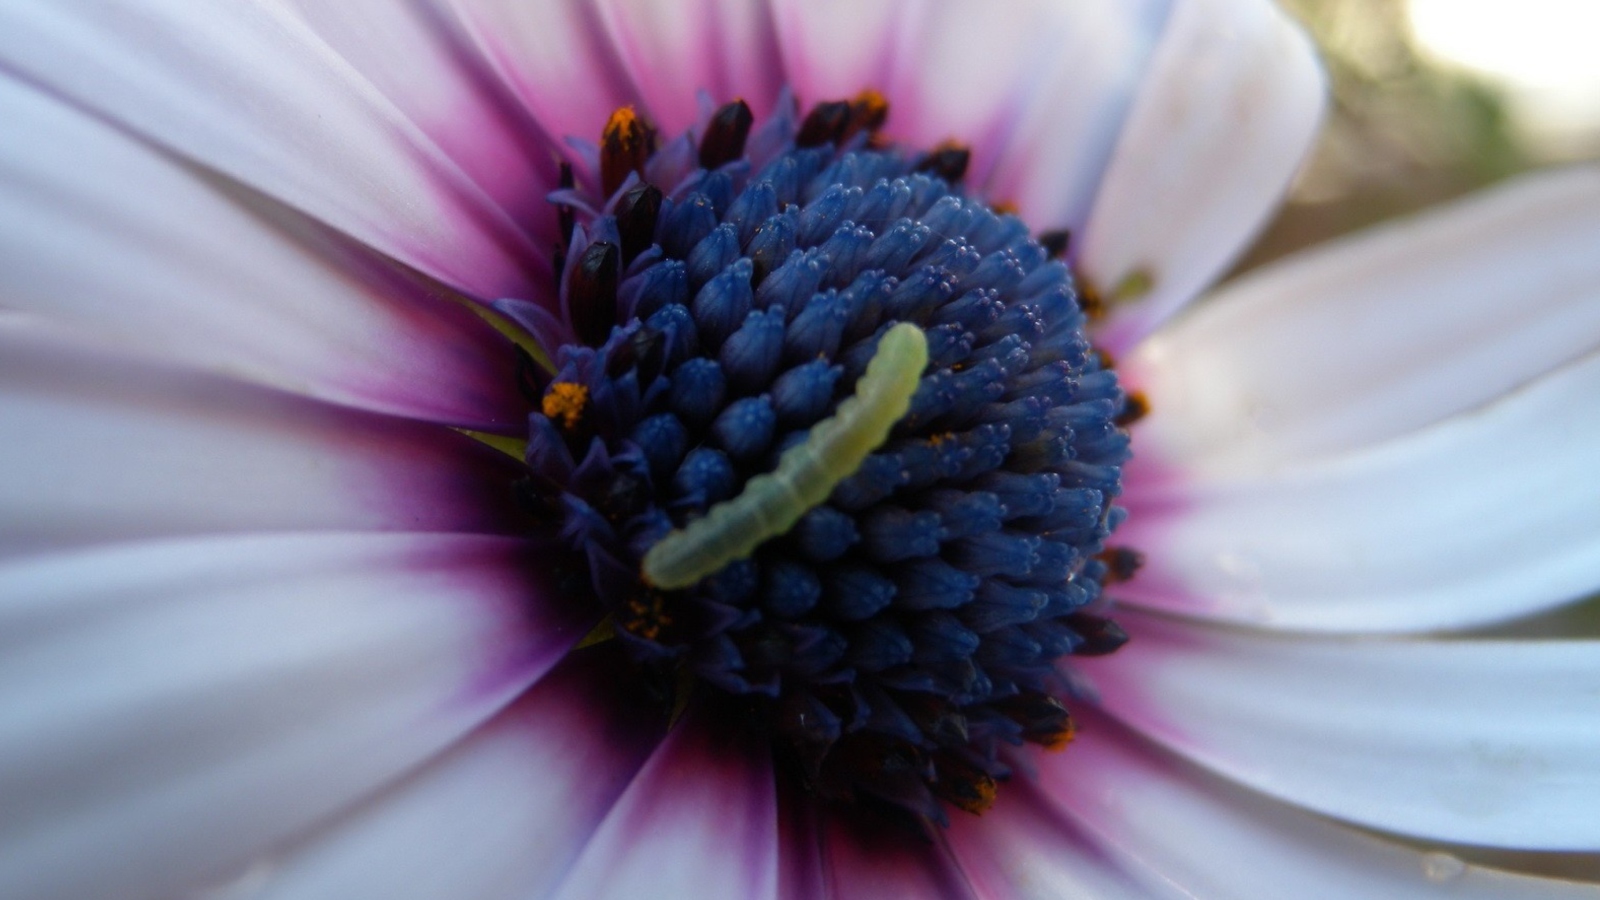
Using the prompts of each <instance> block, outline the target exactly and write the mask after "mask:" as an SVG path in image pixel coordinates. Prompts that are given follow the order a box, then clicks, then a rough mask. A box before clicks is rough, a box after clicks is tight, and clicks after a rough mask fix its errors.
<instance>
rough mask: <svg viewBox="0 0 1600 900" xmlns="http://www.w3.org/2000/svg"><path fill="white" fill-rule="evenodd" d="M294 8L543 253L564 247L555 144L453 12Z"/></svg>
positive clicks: (359, 3)
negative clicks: (552, 196) (554, 204)
mask: <svg viewBox="0 0 1600 900" xmlns="http://www.w3.org/2000/svg"><path fill="white" fill-rule="evenodd" d="M293 4H294V8H295V10H296V11H297V13H298V14H299V15H300V16H301V17H302V18H303V19H305V20H306V22H307V23H308V24H310V26H311V28H312V29H313V30H314V31H316V33H317V36H318V37H320V38H322V39H323V40H324V41H326V42H327V43H328V46H329V47H331V48H333V50H334V52H336V53H338V54H339V55H340V56H342V57H344V59H345V60H346V61H347V62H349V63H350V65H351V66H353V67H354V68H355V70H356V71H357V72H358V73H360V75H361V76H362V77H364V78H366V79H367V80H368V81H370V82H371V83H372V85H373V86H374V87H376V88H377V89H378V90H379V91H381V92H382V93H383V95H384V97H386V98H388V99H389V101H390V102H392V103H393V104H394V105H395V106H397V107H399V109H400V110H401V112H403V113H404V114H405V116H406V118H408V119H410V120H411V121H412V122H414V123H416V125H417V127H418V128H420V129H422V131H423V132H424V133H426V134H427V135H428V137H429V138H430V139H432V140H433V141H434V143H436V144H438V145H439V148H440V149H441V150H443V151H444V152H445V154H446V155H448V156H449V157H450V159H452V160H453V161H454V162H455V163H456V165H458V166H460V167H461V169H462V171H464V172H466V173H467V174H468V175H469V176H471V178H472V180H473V181H474V182H476V183H477V184H478V186H479V187H481V188H483V190H484V192H485V193H487V194H488V195H489V196H490V197H491V198H493V199H494V200H495V202H496V203H497V204H498V205H499V206H500V207H501V208H502V209H504V210H505V211H506V212H507V213H509V214H510V215H511V217H512V218H513V219H514V220H515V221H517V222H518V223H520V224H522V225H523V226H524V227H525V228H528V229H529V230H530V231H531V232H533V233H534V235H535V237H536V239H537V240H538V242H539V244H540V246H551V245H553V244H554V243H555V242H556V241H557V240H558V236H557V233H556V217H555V214H554V212H553V210H552V208H551V206H550V204H549V203H548V202H547V201H546V200H545V195H546V194H548V193H549V192H550V191H551V190H552V189H554V188H555V187H556V182H557V174H556V166H555V158H554V155H553V154H552V152H551V143H552V142H551V140H550V138H549V137H548V136H547V135H545V134H544V133H543V131H542V130H541V129H540V128H539V127H538V125H537V123H535V122H534V121H533V119H532V118H531V117H530V116H529V115H528V112H527V110H526V109H525V108H524V107H522V106H521V105H520V103H518V102H517V100H516V98H515V96H514V95H513V94H512V93H511V91H509V90H508V89H507V87H506V85H505V84H504V83H503V82H502V81H501V80H500V79H499V77H498V76H497V75H496V74H495V72H494V70H493V67H491V66H490V65H489V64H488V62H487V61H486V60H484V59H483V57H482V56H481V55H479V53H478V52H477V49H476V48H475V47H474V46H472V43H471V40H470V38H468V37H467V36H466V35H465V34H464V33H462V32H461V31H460V30H459V28H458V27H456V26H455V25H454V23H452V22H451V21H450V20H449V19H448V17H447V16H446V15H444V14H442V13H441V12H439V11H438V10H437V9H434V8H432V7H430V6H428V5H427V4H425V3H418V2H402V3H395V2H390V0H345V2H341V3H323V2H316V0H293Z"/></svg>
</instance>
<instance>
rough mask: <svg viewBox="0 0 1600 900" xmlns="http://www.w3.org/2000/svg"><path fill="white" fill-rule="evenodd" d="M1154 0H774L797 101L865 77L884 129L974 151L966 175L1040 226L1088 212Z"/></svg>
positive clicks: (1154, 11)
mask: <svg viewBox="0 0 1600 900" xmlns="http://www.w3.org/2000/svg"><path fill="white" fill-rule="evenodd" d="M1163 16H1164V7H1163V6H1162V4H1160V3H1157V2H1144V0H1140V2H1109V0H1108V2H1099V0H1094V2H1087V3H1076V4H1070V5H1069V4H1062V3H1053V2H1042V0H1041V2H1024V3H1014V4H1010V5H1008V6H1007V7H1006V11H1005V14H1004V15H996V14H995V10H994V8H993V7H992V6H990V5H985V4H982V3H938V4H928V5H921V4H916V3H909V2H903V0H867V2H860V0H833V2H825V3H818V2H814V0H804V2H802V0H792V2H790V0H778V2H776V3H775V4H774V17H775V21H776V23H777V26H778V33H779V41H780V43H781V45H782V47H783V53H784V63H785V67H786V68H787V69H788V72H789V81H790V83H791V84H792V85H794V87H795V89H796V91H797V92H798V93H799V95H800V98H801V100H802V102H803V103H807V104H809V103H814V102H817V101H821V100H831V99H838V98H842V97H850V96H853V95H855V94H856V93H857V92H859V91H861V90H863V89H865V88H874V89H877V90H879V91H882V92H883V93H884V94H885V96H886V97H887V98H888V99H889V104H890V112H889V124H888V127H887V133H888V134H889V135H891V136H893V137H895V138H897V139H900V140H903V141H905V142H906V143H907V144H908V145H910V146H913V147H927V148H931V147H932V146H933V145H935V144H937V143H939V142H941V141H946V140H953V141H956V142H958V143H961V144H964V145H967V146H969V147H970V148H971V150H972V160H971V164H970V166H969V168H968V181H969V182H970V183H972V184H975V185H979V186H982V187H983V189H984V192H985V193H986V194H988V195H989V197H990V198H991V199H993V200H1003V201H1007V202H1012V203H1015V204H1017V208H1018V210H1019V211H1020V212H1021V214H1022V215H1023V217H1024V218H1025V219H1027V220H1028V221H1029V223H1030V224H1032V225H1034V226H1035V227H1037V228H1059V227H1063V226H1072V227H1077V226H1079V225H1081V224H1082V218H1083V216H1084V214H1085V210H1086V207H1087V205H1088V202H1089V197H1090V194H1091V193H1092V188H1093V185H1094V184H1095V182H1096V181H1097V180H1098V178H1099V176H1100V174H1101V172H1102V171H1103V169H1104V167H1105V165H1106V162H1107V159H1108V157H1109V156H1110V151H1111V146H1112V144H1113V142H1114V141H1115V139H1116V135H1117V129H1118V127H1119V126H1120V125H1121V123H1122V120H1123V117H1124V116H1125V115H1126V114H1127V112H1128V107H1129V104H1130V102H1131V99H1132V97H1133V95H1134V92H1135V90H1136V89H1137V87H1138V83H1139V79H1140V77H1141V76H1142V75H1143V72H1144V68H1145V64H1146V61H1147V59H1148V57H1149V55H1150V53H1151V50H1152V48H1153V47H1154V45H1155V41H1156V36H1157V35H1158V34H1159V33H1160V30H1161V26H1162V21H1163Z"/></svg>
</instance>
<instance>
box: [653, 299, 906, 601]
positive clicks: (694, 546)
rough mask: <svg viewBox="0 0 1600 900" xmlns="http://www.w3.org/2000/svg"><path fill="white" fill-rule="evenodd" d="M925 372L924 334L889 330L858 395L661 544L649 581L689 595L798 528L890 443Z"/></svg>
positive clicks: (903, 326) (900, 326) (903, 327)
mask: <svg viewBox="0 0 1600 900" xmlns="http://www.w3.org/2000/svg"><path fill="white" fill-rule="evenodd" d="M927 365H928V339H927V338H926V337H925V336H924V335H923V333H922V329H920V328H918V327H917V326H915V325H912V324H911V323H909V322H901V323H900V324H898V325H896V326H894V327H893V328H890V329H889V330H888V331H887V332H885V333H884V335H883V337H882V338H881V339H879V341H878V349H877V352H875V353H874V354H873V355H872V361H871V362H869V363H868V364H867V371H866V374H864V375H862V376H861V378H860V380H859V381H857V382H856V392H855V394H854V395H853V396H850V397H847V398H845V400H844V402H843V403H840V404H839V408H838V409H837V410H835V411H834V414H833V415H832V416H831V417H829V418H827V419H824V420H822V421H821V422H818V423H817V424H816V425H815V426H813V427H812V429H811V433H810V435H808V436H807V437H806V440H805V442H804V443H801V444H798V445H796V446H794V447H791V448H789V449H788V450H786V451H784V454H783V456H782V457H781V458H779V460H778V467H777V468H776V469H774V470H773V471H771V472H769V473H767V474H764V475H757V476H756V477H754V478H752V479H750V481H749V482H747V483H746V484H745V486H744V490H743V491H742V492H740V494H739V496H737V497H734V498H732V499H730V500H725V501H723V502H721V503H718V504H717V505H716V506H713V507H712V508H711V510H710V512H708V513H706V515H705V516H704V517H702V518H700V519H696V520H695V521H693V522H690V523H689V524H688V526H687V527H684V528H680V529H678V530H676V531H673V532H672V533H670V534H668V535H667V536H666V537H664V538H662V539H661V540H660V541H658V542H656V545H655V546H653V547H651V548H650V552H648V553H646V554H645V556H644V564H643V571H644V578H645V581H646V582H648V583H649V584H651V585H654V586H655V587H658V588H663V589H666V590H674V589H677V588H685V587H688V586H689V585H691V584H694V583H695V582H696V581H699V580H700V579H702V578H704V577H706V576H707V575H710V574H712V573H714V572H716V571H717V570H719V569H721V568H722V567H723V566H725V565H727V564H728V563H730V562H733V561H734V560H736V559H742V558H744V557H746V556H749V555H750V554H751V553H752V552H754V551H755V549H756V548H757V547H759V546H760V545H761V544H762V543H763V542H765V541H768V540H770V539H772V538H775V537H777V536H779V535H781V534H783V533H784V532H786V531H788V530H789V529H790V528H793V527H794V523H796V522H798V521H799V520H800V517H801V516H803V515H805V514H806V511H807V510H810V509H811V508H812V507H814V506H817V505H818V504H820V503H822V502H823V501H824V500H826V499H828V495H829V494H831V493H832V492H833V488H834V486H835V485H837V484H838V483H839V482H840V481H843V480H844V479H845V478H847V477H849V476H850V474H851V473H852V472H854V471H855V470H856V469H858V468H859V467H860V466H861V462H862V460H864V459H866V458H867V454H869V453H871V452H872V451H874V450H876V449H877V448H878V447H880V446H882V445H883V442H884V441H885V440H887V439H888V437H889V429H890V428H892V427H894V423H895V422H897V421H899V420H900V419H901V417H903V416H904V415H905V414H906V411H907V410H909V409H910V408H911V395H912V394H914V393H916V390H917V384H918V383H919V382H920V381H921V380H922V370H923V369H925V368H927Z"/></svg>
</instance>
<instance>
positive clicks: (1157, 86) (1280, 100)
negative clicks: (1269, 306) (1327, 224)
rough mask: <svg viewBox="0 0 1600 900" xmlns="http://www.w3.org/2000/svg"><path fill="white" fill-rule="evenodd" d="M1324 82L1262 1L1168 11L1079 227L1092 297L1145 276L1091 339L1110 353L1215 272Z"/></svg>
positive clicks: (1303, 128) (1276, 174)
mask: <svg viewBox="0 0 1600 900" xmlns="http://www.w3.org/2000/svg"><path fill="white" fill-rule="evenodd" d="M1322 106H1323V79H1322V74H1321V70H1320V69H1319V68H1318V67H1317V62H1316V58H1315V56H1314V55H1313V52H1312V48H1311V43H1310V41H1308V40H1307V39H1306V36H1305V35H1304V34H1303V33H1302V32H1301V31H1300V29H1299V28H1298V27H1297V26H1296V25H1295V24H1294V23H1293V22H1292V21H1291V20H1290V19H1289V18H1288V17H1287V15H1286V14H1284V13H1283V12H1282V11H1281V10H1280V9H1279V8H1278V7H1277V5H1276V4H1274V3H1272V2H1271V0H1195V2H1190V3H1179V4H1175V5H1174V7H1173V10H1172V15H1171V19H1170V20H1169V21H1168V23H1167V28H1166V32H1165V33H1164V34H1163V35H1162V38H1161V44H1160V46H1159V47H1158V48H1157V49H1156V52H1155V56H1154V59H1153V60H1152V61H1151V63H1150V68H1149V71H1148V73H1147V75H1146V77H1145V81H1144V84H1143V86H1142V87H1141V88H1140V91H1139V93H1138V96H1137V97H1136V98H1135V100H1134V103H1133V110H1132V112H1131V113H1130V114H1129V116H1128V122H1127V125H1126V126H1125V127H1124V129H1123V131H1122V135H1121V137H1120V138H1119V139H1118V142H1117V146H1116V149H1115V150H1114V151H1113V154H1112V157H1111V163H1110V165H1109V167H1108V168H1107V169H1106V171H1105V176H1104V178H1103V179H1102V180H1101V183H1100V190H1099V193H1098V194H1097V195H1096V196H1095V200H1094V207H1093V210H1092V211H1091V212H1090V214H1089V219H1088V223H1087V224H1086V225H1085V226H1084V232H1083V244H1082V251H1081V255H1080V256H1079V260H1080V262H1081V263H1082V266H1083V269H1084V272H1085V273H1086V275H1087V276H1088V277H1089V278H1091V279H1093V281H1094V282H1095V284H1096V285H1098V286H1099V288H1100V289H1101V291H1102V292H1103V293H1106V294H1108V295H1112V296H1113V297H1114V295H1115V294H1116V293H1117V291H1118V290H1119V289H1123V288H1132V287H1133V284H1134V283H1135V282H1138V281H1144V282H1145V285H1144V286H1143V287H1144V288H1145V289H1144V290H1142V291H1141V290H1135V293H1138V294H1139V296H1138V297H1137V299H1129V300H1127V301H1126V302H1123V303H1122V304H1121V305H1120V308H1118V309H1116V310H1115V311H1114V312H1113V314H1112V317H1111V319H1110V320H1109V321H1108V322H1107V323H1106V325H1105V327H1104V330H1103V331H1102V332H1101V340H1102V343H1103V344H1104V345H1105V346H1106V347H1107V349H1109V350H1111V351H1112V352H1113V353H1121V352H1122V351H1123V350H1125V349H1127V348H1128V347H1130V346H1132V345H1133V344H1134V343H1135V342H1136V341H1137V340H1138V339H1139V338H1140V337H1142V336H1143V335H1145V334H1147V333H1149V332H1150V331H1151V330H1152V329H1153V328H1154V327H1155V326H1156V325H1157V324H1158V323H1159V322H1160V321H1161V320H1162V319H1164V318H1166V317H1167V316H1169V315H1171V314H1172V313H1173V311H1175V310H1176V309H1178V308H1179V307H1180V306H1182V305H1183V304H1185V303H1187V302H1188V301H1189V300H1191V299H1193V298H1194V297H1195V296H1196V295H1197V294H1198V293H1199V292H1200V291H1201V289H1202V288H1204V287H1205V286H1206V285H1207V284H1209V283H1210V282H1211V281H1212V280H1213V279H1215V278H1216V277H1218V276H1219V275H1221V274H1222V273H1223V271H1224V270H1226V269H1227V267H1228V264H1229V263H1230V262H1232V260H1233V258H1234V257H1235V256H1236V255H1237V254H1238V253H1239V252H1240V251H1241V250H1243V249H1244V247H1245V246H1246V244H1247V243H1248V242H1249V240H1250V238H1251V237H1252V236H1253V235H1254V234H1255V232H1256V230H1257V229H1258V228H1259V227H1260V226H1261V225H1262V224H1263V223H1265V221H1266V219H1267V216H1268V214H1269V213H1270V212H1271V211H1272V208H1273V206H1274V205H1275V204H1276V203H1277V201H1278V199H1279V198H1280V196H1281V195H1282V194H1283V191H1284V189H1285V188H1286V187H1287V186H1288V183H1289V179H1290V177H1291V176H1292V175H1293V174H1294V172H1295V169H1296V167H1297V166H1298V165H1299V163H1300V159H1301V157H1302V156H1303V155H1304V154H1305V152H1306V149H1307V148H1308V147H1309V146H1310V144H1311V139H1312V137H1313V136H1314V135H1315V133H1316V128H1317V123H1318V120H1319V118H1320V114H1321V111H1322Z"/></svg>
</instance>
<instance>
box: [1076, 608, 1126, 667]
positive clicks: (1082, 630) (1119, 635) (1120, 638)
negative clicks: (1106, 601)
mask: <svg viewBox="0 0 1600 900" xmlns="http://www.w3.org/2000/svg"><path fill="white" fill-rule="evenodd" d="M1066 622H1067V626H1068V627H1070V628H1071V629H1072V630H1073V631H1076V632H1077V633H1078V635H1079V636H1080V637H1082V638H1083V646H1081V647H1078V648H1077V649H1075V650H1073V651H1072V652H1073V654H1074V655H1076V656H1105V655H1106V654H1107V653H1110V652H1111V651H1113V650H1115V649H1117V648H1118V647H1121V646H1122V645H1123V644H1126V643H1127V642H1128V633H1127V632H1126V631H1123V630H1122V626H1121V625H1118V624H1117V623H1115V622H1113V621H1111V620H1110V619H1102V618H1101V617H1099V616H1091V615H1089V614H1088V613H1073V614H1072V615H1070V616H1067V617H1066Z"/></svg>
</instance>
